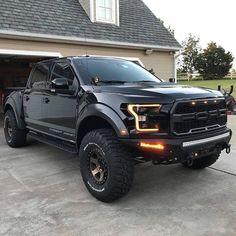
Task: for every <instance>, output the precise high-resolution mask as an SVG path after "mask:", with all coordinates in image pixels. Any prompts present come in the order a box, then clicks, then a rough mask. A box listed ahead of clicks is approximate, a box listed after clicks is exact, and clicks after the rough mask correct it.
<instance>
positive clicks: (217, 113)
mask: <svg viewBox="0 0 236 236" xmlns="http://www.w3.org/2000/svg"><path fill="white" fill-rule="evenodd" d="M172 120H173V123H172V124H173V125H172V131H173V133H174V134H176V135H187V134H195V133H202V132H210V131H212V130H216V129H220V128H222V127H225V125H226V123H227V110H226V103H225V100H224V99H216V100H195V101H184V102H179V103H177V104H176V106H175V107H174V110H173V114H172Z"/></svg>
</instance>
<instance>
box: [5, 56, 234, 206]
mask: <svg viewBox="0 0 236 236" xmlns="http://www.w3.org/2000/svg"><path fill="white" fill-rule="evenodd" d="M4 113H5V119H4V131H5V137H6V141H7V143H8V145H9V146H11V147H21V146H24V145H25V144H26V137H27V136H30V137H33V138H34V139H36V140H39V141H41V142H44V143H47V144H50V145H53V146H55V147H58V148H60V149H63V150H65V151H68V152H71V153H75V154H79V158H80V170H81V174H82V177H83V180H84V183H85V185H86V187H87V189H88V190H89V191H90V193H91V194H92V195H93V196H94V197H96V198H97V199H99V200H101V201H104V202H112V201H114V200H116V199H118V198H120V197H122V196H124V195H125V194H127V193H128V191H129V190H130V188H131V185H132V181H133V175H134V164H137V163H143V162H147V161H152V162H153V164H155V165H157V164H174V163H182V164H183V166H184V167H187V168H191V169H202V168H205V167H208V166H210V165H212V164H213V163H215V162H216V161H217V159H218V157H219V155H220V154H221V152H222V150H224V149H225V150H226V152H227V153H229V152H230V145H229V142H230V139H231V135H232V132H231V130H230V129H228V128H227V127H226V125H227V115H226V102H225V99H224V97H223V95H222V93H221V92H219V91H214V90H210V89H202V88H193V87H189V86H181V85H176V84H174V83H165V82H163V81H162V80H160V79H158V78H157V77H155V76H154V75H153V74H151V73H149V72H148V71H147V70H145V69H144V68H142V67H141V66H139V65H137V64H135V63H133V62H129V61H126V60H122V59H116V58H99V57H89V56H87V57H68V58H61V59H54V60H47V61H43V62H40V63H37V64H36V65H35V67H34V68H33V70H32V72H31V74H30V77H29V80H28V83H27V86H26V89H25V90H21V91H16V92H13V93H12V94H10V95H9V96H8V99H7V101H6V103H5V109H4Z"/></svg>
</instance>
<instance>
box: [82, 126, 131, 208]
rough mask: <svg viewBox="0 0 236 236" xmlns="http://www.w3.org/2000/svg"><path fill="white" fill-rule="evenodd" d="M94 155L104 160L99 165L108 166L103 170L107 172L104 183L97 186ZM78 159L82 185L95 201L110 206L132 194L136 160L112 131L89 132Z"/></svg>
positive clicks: (84, 139) (83, 141)
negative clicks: (92, 162)
mask: <svg viewBox="0 0 236 236" xmlns="http://www.w3.org/2000/svg"><path fill="white" fill-rule="evenodd" d="M91 153H92V155H99V157H100V159H101V160H100V159H99V161H100V162H102V163H103V166H106V168H105V167H104V169H106V175H105V174H104V180H105V181H103V182H104V183H103V182H102V181H101V182H100V183H98V182H97V181H96V180H95V177H94V176H93V173H92V170H91ZM96 153H97V154H96ZM79 158H80V170H81V175H82V178H83V181H84V183H85V186H86V187H87V189H88V191H89V192H90V193H91V194H92V195H93V196H94V197H95V198H97V199H98V200H100V201H102V202H107V203H109V202H113V201H115V200H117V199H119V198H121V197H123V196H124V195H126V194H127V193H128V192H129V190H130V188H131V186H132V183H133V176H134V163H133V158H132V156H131V155H130V154H129V152H128V151H127V149H126V148H125V147H124V146H123V145H121V144H120V142H119V141H118V139H117V137H116V135H115V133H114V132H113V130H111V129H98V130H94V131H91V132H89V133H88V134H87V135H86V136H85V137H84V138H83V140H82V143H81V146H80V152H79ZM104 163H106V165H105V164H104ZM99 168H100V167H99ZM100 170H101V169H100ZM104 173H105V171H104ZM105 177H106V178H105Z"/></svg>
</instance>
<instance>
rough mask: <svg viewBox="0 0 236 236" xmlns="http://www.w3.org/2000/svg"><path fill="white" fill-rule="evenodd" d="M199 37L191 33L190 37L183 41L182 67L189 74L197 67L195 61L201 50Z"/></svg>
mask: <svg viewBox="0 0 236 236" xmlns="http://www.w3.org/2000/svg"><path fill="white" fill-rule="evenodd" d="M199 42H200V40H199V38H197V37H195V36H193V35H192V34H189V36H188V38H187V39H186V40H185V41H183V43H182V45H183V53H182V56H183V61H182V69H183V71H184V72H186V73H188V74H192V73H193V72H194V71H195V70H196V68H195V63H196V59H197V57H198V54H199V52H200V50H201V48H200V46H199Z"/></svg>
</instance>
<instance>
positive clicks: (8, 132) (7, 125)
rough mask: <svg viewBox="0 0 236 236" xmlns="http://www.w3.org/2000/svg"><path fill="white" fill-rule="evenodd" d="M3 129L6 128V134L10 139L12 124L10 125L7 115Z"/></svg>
mask: <svg viewBox="0 0 236 236" xmlns="http://www.w3.org/2000/svg"><path fill="white" fill-rule="evenodd" d="M5 129H6V132H7V135H8V137H9V139H11V138H12V133H13V129H12V126H11V123H10V120H9V118H8V117H7V118H6V119H5Z"/></svg>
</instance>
